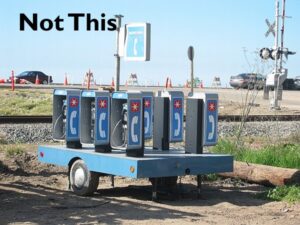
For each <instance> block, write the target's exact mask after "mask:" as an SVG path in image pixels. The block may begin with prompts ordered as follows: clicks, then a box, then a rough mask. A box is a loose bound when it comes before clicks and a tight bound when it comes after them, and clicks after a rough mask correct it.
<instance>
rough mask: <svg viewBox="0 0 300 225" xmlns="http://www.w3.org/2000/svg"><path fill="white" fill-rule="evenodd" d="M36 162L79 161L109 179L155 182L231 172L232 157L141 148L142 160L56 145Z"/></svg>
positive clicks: (119, 153)
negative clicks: (169, 178) (142, 179)
mask: <svg viewBox="0 0 300 225" xmlns="http://www.w3.org/2000/svg"><path fill="white" fill-rule="evenodd" d="M38 157H39V161H40V162H43V163H49V164H54V165H58V166H68V165H69V163H70V162H72V161H73V160H75V159H82V160H83V161H84V162H85V163H86V165H87V167H88V169H89V170H90V171H93V172H99V173H104V174H109V175H116V176H122V177H129V178H150V177H153V178H156V177H170V176H183V175H203V174H210V173H223V172H232V171H233V157H232V156H230V155H222V154H186V153H185V151H184V150H182V149H170V150H168V151H161V150H154V149H151V148H145V154H144V157H140V158H135V157H128V156H126V153H125V150H113V151H112V152H111V153H98V152H95V150H94V148H93V147H92V146H84V147H83V148H82V149H71V148H67V147H65V146H60V145H45V146H39V148H38Z"/></svg>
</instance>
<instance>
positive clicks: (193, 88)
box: [191, 60, 194, 95]
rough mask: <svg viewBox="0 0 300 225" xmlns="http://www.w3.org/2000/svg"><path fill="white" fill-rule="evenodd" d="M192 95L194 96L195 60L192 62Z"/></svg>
mask: <svg viewBox="0 0 300 225" xmlns="http://www.w3.org/2000/svg"><path fill="white" fill-rule="evenodd" d="M191 94H192V95H193V94H194V60H191Z"/></svg>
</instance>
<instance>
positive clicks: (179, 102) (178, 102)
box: [174, 100, 181, 109]
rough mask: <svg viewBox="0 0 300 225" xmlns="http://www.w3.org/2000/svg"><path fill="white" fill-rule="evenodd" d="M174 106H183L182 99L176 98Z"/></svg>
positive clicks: (177, 107)
mask: <svg viewBox="0 0 300 225" xmlns="http://www.w3.org/2000/svg"><path fill="white" fill-rule="evenodd" d="M174 107H175V108H176V109H179V108H181V100H175V101H174Z"/></svg>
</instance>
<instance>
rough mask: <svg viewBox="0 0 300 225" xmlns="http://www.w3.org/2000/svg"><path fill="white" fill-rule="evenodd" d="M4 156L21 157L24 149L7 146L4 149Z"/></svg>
mask: <svg viewBox="0 0 300 225" xmlns="http://www.w3.org/2000/svg"><path fill="white" fill-rule="evenodd" d="M4 150H5V153H6V156H8V157H13V156H16V155H21V154H22V153H23V152H24V148H23V147H21V146H19V145H8V146H6V147H5V148H4Z"/></svg>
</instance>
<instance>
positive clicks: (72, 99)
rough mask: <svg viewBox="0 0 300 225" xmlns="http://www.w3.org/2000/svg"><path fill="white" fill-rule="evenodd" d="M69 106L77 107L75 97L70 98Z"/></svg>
mask: <svg viewBox="0 0 300 225" xmlns="http://www.w3.org/2000/svg"><path fill="white" fill-rule="evenodd" d="M70 106H71V107H77V106H78V98H76V97H73V98H71V100H70Z"/></svg>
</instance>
